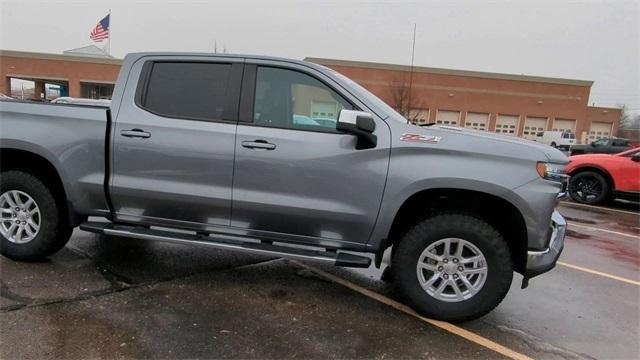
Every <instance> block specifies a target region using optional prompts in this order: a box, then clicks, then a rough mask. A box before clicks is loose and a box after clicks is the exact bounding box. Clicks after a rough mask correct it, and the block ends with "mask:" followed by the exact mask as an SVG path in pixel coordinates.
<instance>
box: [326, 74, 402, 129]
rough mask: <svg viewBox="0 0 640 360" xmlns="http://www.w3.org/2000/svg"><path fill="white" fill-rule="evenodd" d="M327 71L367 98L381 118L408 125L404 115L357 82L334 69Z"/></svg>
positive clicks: (367, 101)
mask: <svg viewBox="0 0 640 360" xmlns="http://www.w3.org/2000/svg"><path fill="white" fill-rule="evenodd" d="M325 69H327V71H329V72H331V74H333V75H334V76H335V77H337V78H338V79H339V80H341V81H342V82H343V84H344V85H346V86H347V87H348V88H349V90H352V91H354V92H355V93H357V94H358V95H360V96H361V97H363V98H365V99H366V101H365V102H366V103H367V104H369V105H372V106H373V107H374V109H373V110H374V111H375V112H376V113H377V114H378V115H379V116H380V117H382V118H387V117H390V118H393V119H395V120H396V121H399V122H401V123H403V124H406V123H407V119H405V118H404V117H403V116H402V115H400V114H399V113H398V112H397V111H395V110H394V109H393V108H392V107H391V106H389V105H387V103H385V102H384V101H382V100H380V99H379V98H378V97H377V96H375V95H373V94H372V93H371V92H369V90H367V89H365V88H364V87H362V86H361V85H360V84H358V83H356V82H355V81H353V80H351V79H349V78H348V77H346V76H344V75H342V74H340V73H339V72H337V71H335V70H333V69H330V68H327V67H325Z"/></svg>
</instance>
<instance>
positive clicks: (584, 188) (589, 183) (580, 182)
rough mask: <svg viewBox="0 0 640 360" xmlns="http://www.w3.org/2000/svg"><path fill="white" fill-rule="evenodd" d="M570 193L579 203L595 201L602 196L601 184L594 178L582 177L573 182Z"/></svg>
mask: <svg viewBox="0 0 640 360" xmlns="http://www.w3.org/2000/svg"><path fill="white" fill-rule="evenodd" d="M570 192H571V193H573V195H574V197H576V198H578V199H580V200H581V201H584V202H589V201H595V200H596V199H597V198H599V197H600V195H601V194H602V184H601V183H600V181H599V180H598V179H596V178H595V177H591V176H582V177H580V178H577V179H575V180H574V181H573V184H572V186H571V188H570Z"/></svg>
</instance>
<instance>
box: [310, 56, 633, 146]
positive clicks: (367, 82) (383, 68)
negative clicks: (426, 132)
mask: <svg viewBox="0 0 640 360" xmlns="http://www.w3.org/2000/svg"><path fill="white" fill-rule="evenodd" d="M305 60H307V61H311V62H314V63H317V64H322V65H324V66H327V67H330V68H332V69H334V70H336V71H338V72H340V73H342V74H344V75H345V76H347V77H349V78H351V79H353V80H354V81H356V82H357V83H359V84H361V85H362V86H364V87H366V88H367V89H368V90H369V91H371V92H372V93H374V94H375V95H377V96H378V97H380V98H381V99H383V100H384V101H385V102H387V103H388V104H389V105H391V106H392V107H394V108H396V109H399V110H401V111H400V112H402V113H403V114H405V115H406V116H408V117H409V118H410V119H411V120H413V121H415V122H417V123H440V124H447V125H455V126H464V127H470V128H474V129H478V130H485V131H492V132H497V133H502V134H507V135H513V136H521V137H524V138H528V139H533V138H535V136H536V133H537V132H540V131H544V130H569V131H571V132H574V133H575V134H577V137H578V139H582V141H583V142H585V141H592V140H594V139H595V138H600V137H609V136H613V135H615V134H616V133H617V131H618V125H619V119H620V115H621V110H620V109H617V108H601V107H590V106H588V105H587V104H588V101H589V93H590V91H591V85H592V84H593V82H592V81H584V80H572V79H558V78H547V77H538V76H525V75H510V74H496V73H486V72H478V71H463V70H451V69H438V68H427V67H414V68H413V74H412V73H411V68H410V67H409V66H403V65H391V64H379V63H369V62H359V61H344V60H333V59H319V58H307V59H305ZM409 84H410V85H409ZM409 88H411V91H409ZM409 102H410V104H409ZM402 110H404V111H402Z"/></svg>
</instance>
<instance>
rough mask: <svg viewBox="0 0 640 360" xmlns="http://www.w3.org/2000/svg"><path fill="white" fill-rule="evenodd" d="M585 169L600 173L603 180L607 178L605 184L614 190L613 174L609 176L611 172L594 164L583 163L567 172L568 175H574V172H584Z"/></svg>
mask: <svg viewBox="0 0 640 360" xmlns="http://www.w3.org/2000/svg"><path fill="white" fill-rule="evenodd" d="M585 171H593V172H596V173H598V174H600V175H602V176H603V177H604V178H605V180H607V185H609V188H610V189H611V190H610V191H615V189H616V182H615V180H614V178H613V176H611V173H609V171H607V169H605V168H603V167H601V166H598V165H595V164H585V165H581V166H578V167H576V168H575V169H573V170H571V172H570V173H569V176H575V175H576V174H578V173H581V172H585Z"/></svg>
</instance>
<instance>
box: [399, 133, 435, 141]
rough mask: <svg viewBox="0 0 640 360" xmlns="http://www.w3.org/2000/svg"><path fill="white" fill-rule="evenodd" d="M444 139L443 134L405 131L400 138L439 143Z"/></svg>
mask: <svg viewBox="0 0 640 360" xmlns="http://www.w3.org/2000/svg"><path fill="white" fill-rule="evenodd" d="M441 139H442V136H431V135H421V134H414V133H404V134H402V136H400V140H402V141H420V142H427V143H431V144H437V143H439V142H440V140H441Z"/></svg>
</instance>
